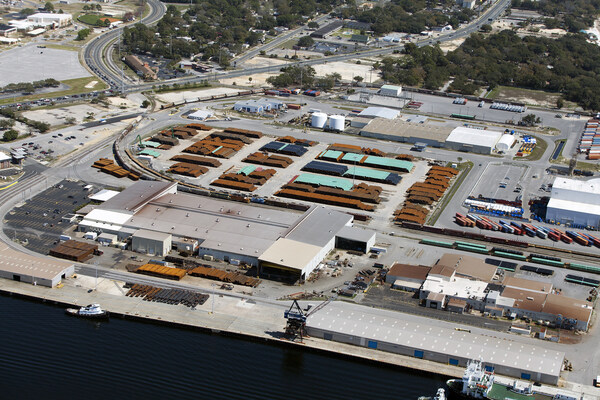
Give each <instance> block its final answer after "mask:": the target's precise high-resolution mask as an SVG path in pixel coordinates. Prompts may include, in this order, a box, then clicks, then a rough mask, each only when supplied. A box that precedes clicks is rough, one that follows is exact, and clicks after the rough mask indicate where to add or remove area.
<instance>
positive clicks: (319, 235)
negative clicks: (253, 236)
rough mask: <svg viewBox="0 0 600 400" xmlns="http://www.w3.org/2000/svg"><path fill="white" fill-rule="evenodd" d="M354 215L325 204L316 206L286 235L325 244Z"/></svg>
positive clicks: (316, 243)
mask: <svg viewBox="0 0 600 400" xmlns="http://www.w3.org/2000/svg"><path fill="white" fill-rule="evenodd" d="M351 221H352V216H351V215H349V214H346V213H343V212H340V211H336V210H332V209H331V208H326V207H323V206H314V207H312V208H311V209H309V210H308V211H306V213H305V214H304V216H303V217H302V220H300V222H298V224H296V226H294V227H293V228H291V229H290V231H289V232H288V234H287V235H286V236H285V237H286V238H287V239H291V240H295V241H297V242H302V243H308V244H314V245H315V246H325V245H326V244H327V243H329V242H330V241H331V239H333V237H334V236H335V235H336V234H337V233H338V232H339V231H340V230H341V229H342V228H343V227H344V226H346V225H347V224H349V223H350V222H351Z"/></svg>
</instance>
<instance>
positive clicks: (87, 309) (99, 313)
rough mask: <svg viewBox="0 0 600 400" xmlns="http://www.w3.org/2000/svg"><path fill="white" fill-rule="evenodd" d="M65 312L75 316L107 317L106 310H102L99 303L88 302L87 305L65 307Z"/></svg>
mask: <svg viewBox="0 0 600 400" xmlns="http://www.w3.org/2000/svg"><path fill="white" fill-rule="evenodd" d="M65 312H66V313H67V314H69V315H74V316H76V317H82V318H91V319H105V318H108V315H109V313H108V311H106V310H103V309H102V308H101V307H100V304H88V305H87V306H84V307H81V308H80V309H76V308H67V309H66V310H65Z"/></svg>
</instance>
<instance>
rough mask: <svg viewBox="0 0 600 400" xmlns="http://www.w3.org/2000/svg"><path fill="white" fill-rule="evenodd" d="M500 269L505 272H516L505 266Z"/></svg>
mask: <svg viewBox="0 0 600 400" xmlns="http://www.w3.org/2000/svg"><path fill="white" fill-rule="evenodd" d="M498 268H500V269H503V270H505V271H510V272H515V268H508V267H505V266H503V265H501V266H499V267H498Z"/></svg>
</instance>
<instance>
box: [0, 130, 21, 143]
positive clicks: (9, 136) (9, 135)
mask: <svg viewBox="0 0 600 400" xmlns="http://www.w3.org/2000/svg"><path fill="white" fill-rule="evenodd" d="M18 137H19V132H17V131H16V130H14V129H9V130H7V131H6V132H4V135H2V140H3V141H5V142H11V141H13V140H16V139H17V138H18Z"/></svg>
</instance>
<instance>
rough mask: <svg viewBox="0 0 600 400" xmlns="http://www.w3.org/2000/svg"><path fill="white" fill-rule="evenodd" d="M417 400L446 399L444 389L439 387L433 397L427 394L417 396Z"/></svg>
mask: <svg viewBox="0 0 600 400" xmlns="http://www.w3.org/2000/svg"><path fill="white" fill-rule="evenodd" d="M419 400H446V391H445V390H444V389H442V388H439V389H438V390H437V393H436V394H435V397H433V399H432V398H431V397H428V396H421V397H419Z"/></svg>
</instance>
